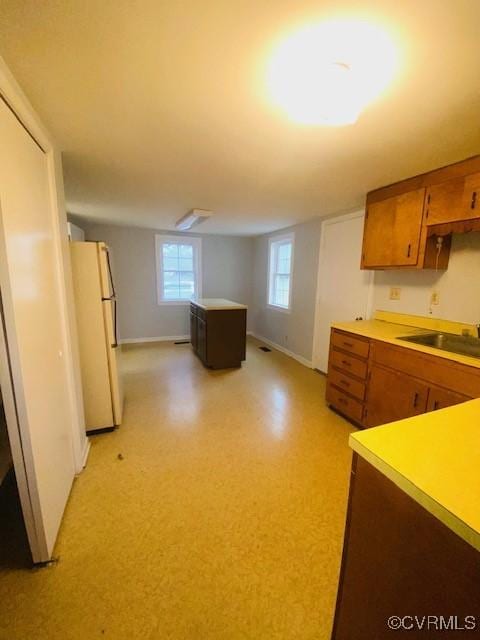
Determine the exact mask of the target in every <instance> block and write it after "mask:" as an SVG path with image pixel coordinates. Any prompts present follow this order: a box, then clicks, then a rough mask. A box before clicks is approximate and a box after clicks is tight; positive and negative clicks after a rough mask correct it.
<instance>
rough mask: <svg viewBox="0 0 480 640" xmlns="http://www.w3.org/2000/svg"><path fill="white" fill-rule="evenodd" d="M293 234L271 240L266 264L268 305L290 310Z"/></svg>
mask: <svg viewBox="0 0 480 640" xmlns="http://www.w3.org/2000/svg"><path fill="white" fill-rule="evenodd" d="M293 241H294V238H293V234H290V235H288V236H282V237H277V238H271V239H270V243H269V248H270V252H269V263H268V304H269V305H271V306H272V307H279V308H280V309H290V301H291V297H292V266H293Z"/></svg>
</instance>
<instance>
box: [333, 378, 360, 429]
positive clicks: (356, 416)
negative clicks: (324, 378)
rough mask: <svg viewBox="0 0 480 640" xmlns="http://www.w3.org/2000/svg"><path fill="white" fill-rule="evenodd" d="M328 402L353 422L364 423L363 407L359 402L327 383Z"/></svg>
mask: <svg viewBox="0 0 480 640" xmlns="http://www.w3.org/2000/svg"><path fill="white" fill-rule="evenodd" d="M327 402H328V403H329V404H331V405H332V407H335V409H337V411H339V412H340V413H342V414H343V415H345V416H347V417H348V418H350V419H351V420H354V421H355V422H358V423H359V424H361V423H362V419H363V405H362V403H361V402H359V401H358V400H354V399H353V398H350V397H349V396H347V395H345V394H344V393H343V391H340V389H337V388H336V387H334V386H333V385H332V384H330V383H327Z"/></svg>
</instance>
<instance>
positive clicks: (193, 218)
mask: <svg viewBox="0 0 480 640" xmlns="http://www.w3.org/2000/svg"><path fill="white" fill-rule="evenodd" d="M212 215H213V211H209V210H208V209H192V210H191V211H189V212H188V213H186V214H185V215H184V216H183V217H182V218H180V220H177V222H176V223H175V229H178V230H179V231H188V230H189V229H191V228H192V227H195V226H196V225H197V224H200V223H201V222H204V221H205V220H206V219H207V218H210V216H212Z"/></svg>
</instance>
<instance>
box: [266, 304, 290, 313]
mask: <svg viewBox="0 0 480 640" xmlns="http://www.w3.org/2000/svg"><path fill="white" fill-rule="evenodd" d="M267 309H271V310H272V311H280V313H291V312H292V309H291V308H290V307H279V306H277V305H276V304H270V303H268V304H267Z"/></svg>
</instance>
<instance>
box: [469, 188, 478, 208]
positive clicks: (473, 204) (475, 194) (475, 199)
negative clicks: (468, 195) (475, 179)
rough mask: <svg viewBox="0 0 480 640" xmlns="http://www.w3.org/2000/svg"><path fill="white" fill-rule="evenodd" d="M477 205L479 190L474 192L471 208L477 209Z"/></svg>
mask: <svg viewBox="0 0 480 640" xmlns="http://www.w3.org/2000/svg"><path fill="white" fill-rule="evenodd" d="M476 205H477V192H476V191H474V192H473V193H472V202H471V203H470V209H475V207H476Z"/></svg>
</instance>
